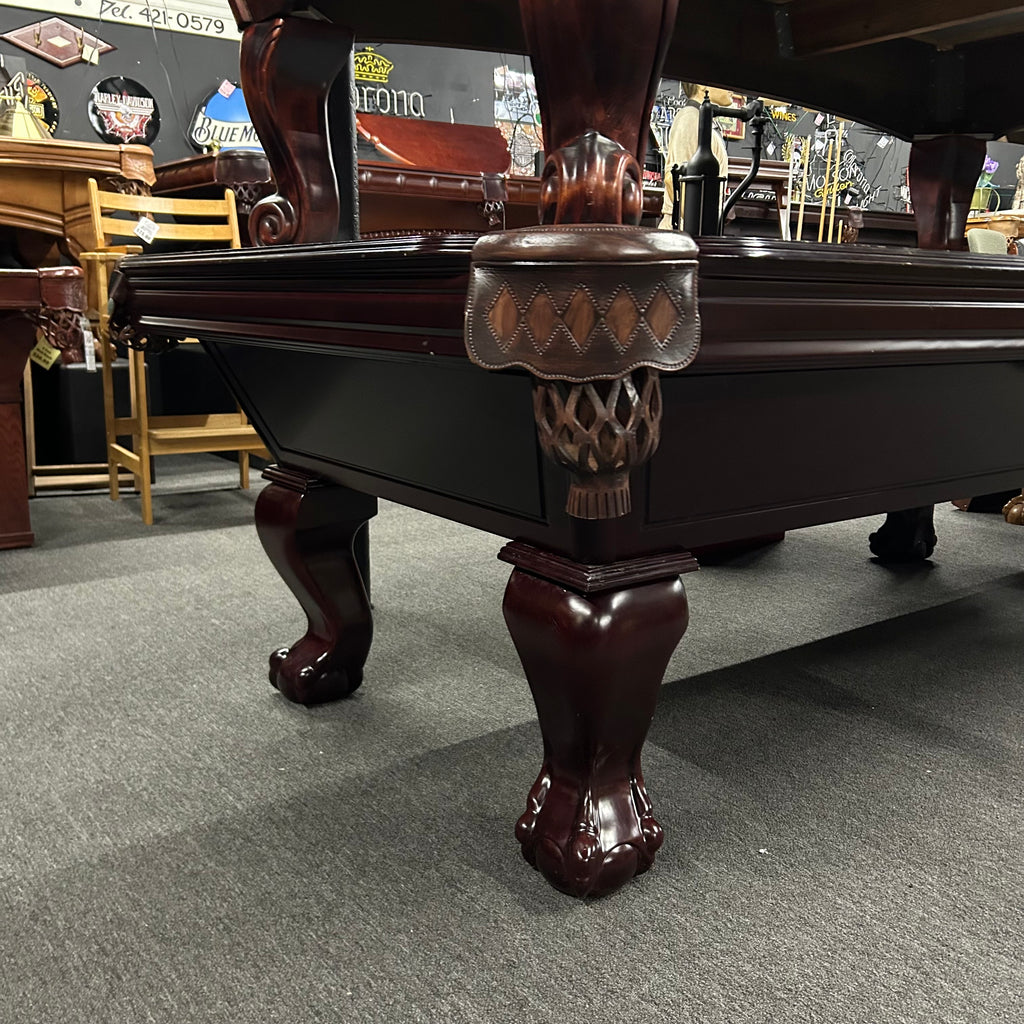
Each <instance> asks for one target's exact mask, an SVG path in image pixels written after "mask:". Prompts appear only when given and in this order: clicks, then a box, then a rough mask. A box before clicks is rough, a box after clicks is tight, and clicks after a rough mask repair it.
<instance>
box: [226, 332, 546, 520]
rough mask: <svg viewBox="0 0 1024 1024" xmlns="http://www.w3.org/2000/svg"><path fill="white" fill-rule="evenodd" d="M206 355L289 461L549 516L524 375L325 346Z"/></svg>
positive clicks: (248, 348) (251, 347)
mask: <svg viewBox="0 0 1024 1024" xmlns="http://www.w3.org/2000/svg"><path fill="white" fill-rule="evenodd" d="M208 346H209V347H211V348H212V349H213V350H214V351H215V352H216V354H217V356H218V361H219V362H220V363H221V365H222V366H223V367H224V368H225V369H226V371H227V372H228V373H229V374H230V375H231V378H232V379H233V380H234V381H235V382H236V387H237V389H238V394H239V397H240V398H242V402H243V406H245V407H247V409H249V410H251V414H252V416H253V418H254V421H256V422H257V425H258V426H259V427H260V429H261V432H263V431H266V436H267V438H268V441H269V442H270V443H271V444H272V447H273V448H274V450H275V454H278V455H279V457H280V458H282V459H283V460H284V461H286V462H287V461H288V453H291V452H294V453H299V454H304V455H315V456H316V457H317V459H318V460H320V461H322V462H325V463H333V464H334V465H335V466H337V467H341V468H350V469H355V470H359V471H362V472H364V473H367V474H372V475H373V476H378V477H382V478H385V479H390V480H393V481H396V482H399V483H403V484H406V485H408V486H411V487H419V488H426V489H428V490H431V491H438V492H440V493H442V494H446V495H448V496H450V497H455V498H458V499H460V500H462V501H465V502H468V503H470V504H472V505H482V506H485V507H488V508H494V509H501V510H503V511H505V512H509V513H512V514H514V515H516V516H523V517H526V518H529V519H534V520H540V519H541V518H542V517H543V515H544V503H543V496H542V491H541V482H540V455H539V451H538V449H537V442H536V430H535V427H534V423H533V406H532V401H531V397H530V388H531V385H530V380H529V378H528V377H526V376H525V375H522V374H486V373H484V372H482V371H481V370H479V369H477V368H476V367H475V366H472V365H470V364H469V363H468V362H467V361H465V360H453V359H438V358H432V357H430V356H400V355H384V354H379V353H371V352H365V351H364V352H359V351H354V350H352V349H340V348H330V347H327V346H317V347H313V346H302V345H293V346H289V347H288V348H286V349H283V348H274V347H272V346H268V345H260V344H228V343H225V342H223V341H221V342H217V343H214V344H212V345H210V344H209V343H208Z"/></svg>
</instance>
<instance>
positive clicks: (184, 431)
mask: <svg viewBox="0 0 1024 1024" xmlns="http://www.w3.org/2000/svg"><path fill="white" fill-rule="evenodd" d="M89 202H90V206H91V212H92V222H93V230H94V232H95V235H96V239H95V247H94V250H93V251H92V252H86V253H82V255H81V257H80V259H81V262H82V266H83V267H85V271H86V276H87V283H88V291H89V310H90V317H92V318H94V321H95V323H96V325H97V333H96V336H97V339H98V340H99V346H100V350H101V356H102V370H103V407H104V420H105V424H106V435H107V461H108V472H109V485H110V497H111V499H112V500H114V501H116V500H117V499H118V497H120V488H119V484H118V467H119V466H123V467H124V468H125V469H127V470H129V471H130V472H131V473H132V475H133V476H134V478H135V489H136V490H137V491H138V492H139V493H140V495H141V496H142V520H143V522H144V523H146V524H147V525H152V523H153V500H152V494H151V485H152V480H151V473H150V458H151V457H153V456H156V455H170V454H183V453H191V452H223V451H237V452H238V474H239V485H240V486H241V487H243V488H247V487H248V486H249V456H250V455H251V454H258V455H262V456H264V457H266V456H267V455H268V453H267V450H266V448H265V446H264V444H263V442H262V441H261V440H260V438H259V435H258V434H257V433H256V431H255V430H254V429H253V427H252V425H251V424H250V423H249V422H248V420H247V419H246V417H245V414H244V413H243V412H242V411H241V410H239V411H238V412H234V413H210V414H208V415H199V416H150V414H149V399H148V394H147V389H146V360H145V355H144V353H142V352H136V351H135V350H130V351H129V353H128V361H129V389H130V392H131V415H130V416H127V417H121V416H117V415H116V412H115V409H114V374H113V369H112V364H113V361H114V359H115V357H116V352H115V349H114V345H113V343H112V341H111V339H110V329H109V313H108V311H107V297H108V287H109V280H110V274H111V271H112V270H113V269H114V267H115V266H116V265H117V263H118V261H119V260H120V259H122V257H124V256H125V255H126V254H131V253H140V252H142V248H141V247H140V246H137V245H129V244H121V245H119V244H115V243H114V241H113V239H116V238H134V237H136V231H135V228H136V226H137V225H138V222H139V219H140V218H142V217H148V218H149V219H151V220H157V218H159V217H182V218H188V219H189V220H191V221H193V222H192V223H185V222H182V221H173V220H172V221H158V223H159V225H160V226H159V232H158V237H159V238H160V239H161V241H163V240H168V241H171V242H186V243H188V242H191V243H193V244H191V245H185V246H183V248H190V249H196V248H206V247H208V246H210V245H211V244H220V245H224V244H227V245H228V246H229V247H230V248H232V249H238V248H240V246H241V243H240V242H239V237H238V217H237V214H236V212H235V196H234V193H233V192H231V191H230V190H228V191H226V192H225V194H224V198H223V199H167V198H163V197H154V196H132V195H122V194H121V193H119V192H103V191H101V190H100V189H99V188H98V186H97V185H96V181H95V179H92V178H90V179H89ZM116 213H122V214H123V213H127V214H130V215H131V216H130V217H123V216H122V217H117V216H111V215H110V214H116ZM199 218H202V220H198V219H199ZM193 343H194V342H193ZM129 435H130V436H131V438H132V447H131V448H128V447H126V446H125V445H122V444H121V443H120V442H119V440H118V438H119V437H126V436H129Z"/></svg>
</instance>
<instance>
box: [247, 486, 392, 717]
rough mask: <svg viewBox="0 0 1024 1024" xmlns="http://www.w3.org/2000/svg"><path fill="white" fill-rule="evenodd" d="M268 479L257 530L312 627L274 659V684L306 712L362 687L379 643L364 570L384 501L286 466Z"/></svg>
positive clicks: (261, 497) (257, 518)
mask: <svg viewBox="0 0 1024 1024" xmlns="http://www.w3.org/2000/svg"><path fill="white" fill-rule="evenodd" d="M264 476H265V477H267V478H268V479H269V480H270V481H271V483H270V485H269V486H268V487H266V488H264V490H263V491H262V493H261V494H260V496H259V499H258V501H257V503H256V529H257V531H258V533H259V537H260V541H261V543H262V544H263V549H264V551H266V553H267V555H268V557H269V558H270V560H271V562H273V563H274V568H275V569H277V571H278V572H279V573H280V574H281V578H282V579H283V580H284V581H285V583H287V584H288V586H289V588H290V589H291V591H292V593H293V594H294V595H295V596H296V598H298V601H299V604H300V605H302V609H303V611H304V612H305V613H306V619H307V621H308V623H309V628H308V629H307V631H306V634H305V636H303V637H302V639H300V640H299V641H298V642H296V643H295V644H293V645H292V646H291V647H282V648H281V649H279V650H277V651H275V652H274V653H273V654H271V656H270V681H271V683H272V684H273V685H274V686H276V687H277V688H278V689H279V690H280V691H281V693H283V694H284V695H285V696H286V697H287V698H288V699H289V700H293V701H296V702H297V703H299V704H317V703H321V702H323V701H329V700H337V699H338V698H340V697H346V696H348V695H349V694H350V693H352V692H353V691H354V690H355V689H357V688H358V686H359V684H360V683H361V682H362V681H363V665H364V664H365V663H366V657H367V655H368V654H369V652H370V643H371V640H372V639H373V619H372V616H371V614H370V598H369V592H368V589H367V584H366V580H365V576H364V571H363V570H362V569H361V568H360V564H359V563H360V561H363V562H364V565H365V546H364V544H363V542H364V538H365V527H366V522H367V520H369V519H370V518H372V517H373V516H374V515H376V514H377V499H376V498H374V497H372V496H370V495H367V494H362V493H360V492H358V491H352V490H349V489H348V488H347V487H340V486H336V485H334V484H330V483H327V482H326V481H323V480H321V479H320V478H318V477H314V476H310V475H307V474H305V473H301V472H298V471H295V470H291V469H284V468H282V467H279V466H271V467H270V468H269V469H268V470H266V472H265V473H264ZM361 545H363V547H362V550H363V557H362V558H358V557H357V554H356V552H357V550H359V549H360V546H361Z"/></svg>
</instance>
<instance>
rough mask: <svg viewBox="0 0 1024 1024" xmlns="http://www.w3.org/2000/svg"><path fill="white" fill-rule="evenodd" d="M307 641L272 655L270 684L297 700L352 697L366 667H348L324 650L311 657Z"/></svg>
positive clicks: (313, 702) (317, 700) (317, 702)
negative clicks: (339, 663)
mask: <svg viewBox="0 0 1024 1024" xmlns="http://www.w3.org/2000/svg"><path fill="white" fill-rule="evenodd" d="M304 646H306V647H308V645H307V644H305V641H299V643H298V644H296V645H295V646H294V647H279V648H278V649H277V650H276V651H274V652H273V654H271V655H270V672H269V673H268V675H269V679H270V685H271V686H273V687H274V688H275V689H276V690H279V691H280V692H281V693H282V694H283V695H284V696H285V697H287V698H288V700H290V701H294V702H295V703H296V704H323V703H325V702H327V701H332V700H339V699H341V698H342V697H348V696H349V695H351V694H353V693H355V691H356V690H358V689H359V687H360V685H361V684H362V681H363V670H362V668H345V667H344V666H342V665H338V664H337V663H336V662H335V661H334V660H333V659H331V658H330V656H329V655H328V653H327V652H325V651H322V652H321V653H320V654H319V655H318V656H314V657H310V653H311V652H310V651H309V650H308V649H307V650H303V647H304Z"/></svg>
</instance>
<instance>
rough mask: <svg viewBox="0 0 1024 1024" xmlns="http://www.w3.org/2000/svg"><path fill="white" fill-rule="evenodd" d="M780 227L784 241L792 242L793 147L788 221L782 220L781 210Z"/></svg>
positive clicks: (780, 212) (791, 151) (787, 211)
mask: <svg viewBox="0 0 1024 1024" xmlns="http://www.w3.org/2000/svg"><path fill="white" fill-rule="evenodd" d="M779 222H780V223H779V227H780V228H781V229H782V240H783V241H784V242H789V241H792V238H793V147H790V150H789V175H788V176H787V178H786V219H785V220H783V219H782V210H779Z"/></svg>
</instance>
